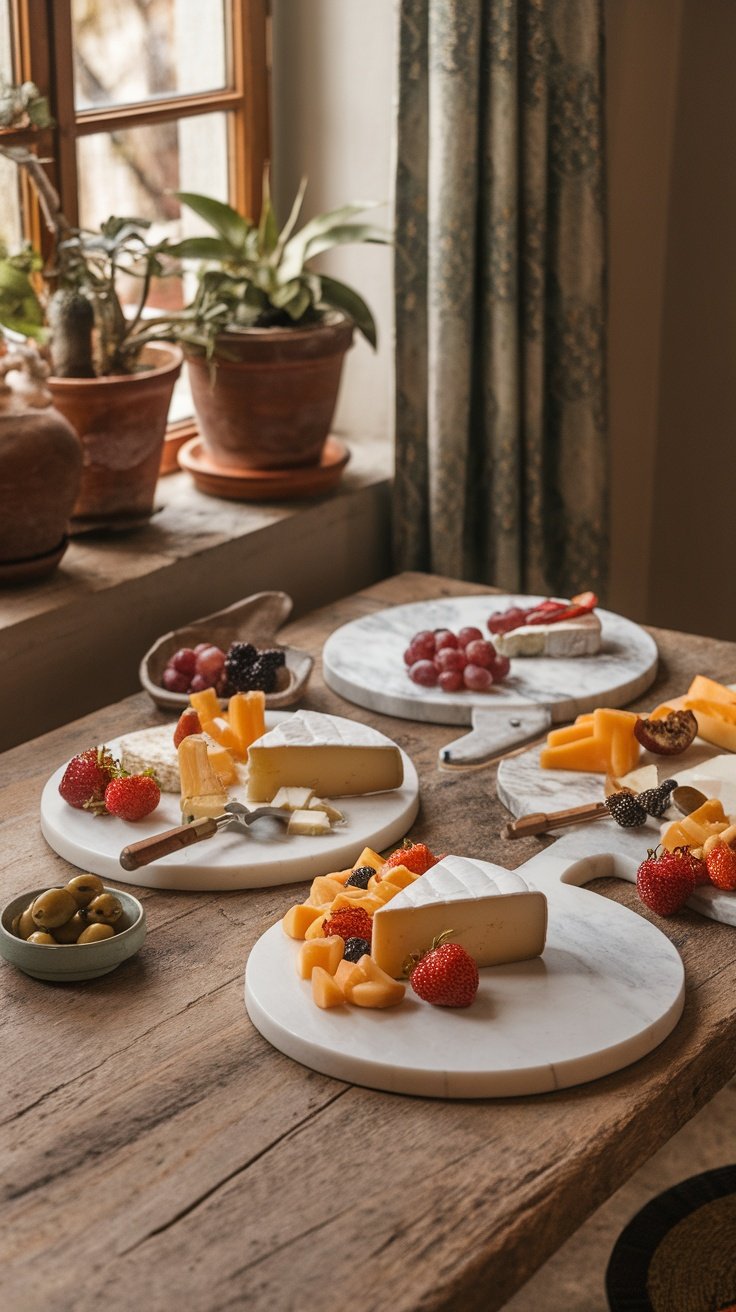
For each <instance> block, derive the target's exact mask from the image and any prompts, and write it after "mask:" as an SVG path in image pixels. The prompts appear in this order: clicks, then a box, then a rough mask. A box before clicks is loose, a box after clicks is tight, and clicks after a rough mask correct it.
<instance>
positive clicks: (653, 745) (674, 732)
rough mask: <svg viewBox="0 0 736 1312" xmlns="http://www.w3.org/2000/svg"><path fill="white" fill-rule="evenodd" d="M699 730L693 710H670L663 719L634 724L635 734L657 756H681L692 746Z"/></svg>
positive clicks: (640, 720) (640, 721) (639, 721)
mask: <svg viewBox="0 0 736 1312" xmlns="http://www.w3.org/2000/svg"><path fill="white" fill-rule="evenodd" d="M697 732H698V722H697V720H696V718H695V716H694V715H693V713H692V711H669V713H668V714H667V715H663V716H662V719H661V720H642V719H641V718H639V719H638V720H637V721H636V724H635V725H634V735H635V737H636V738H637V739H638V741H639V742H640V743H641V745H642V747H645V748H646V750H647V751H648V752H654V753H655V755H656V756H679V754H680V752H684V751H685V749H686V748H687V747H689V746H690V744H691V742H692V741H693V738H694V737H695V735H696V733H697Z"/></svg>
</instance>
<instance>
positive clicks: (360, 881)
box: [345, 866, 376, 888]
mask: <svg viewBox="0 0 736 1312" xmlns="http://www.w3.org/2000/svg"><path fill="white" fill-rule="evenodd" d="M375 873H376V872H375V870H374V869H373V867H372V866H358V869H357V870H354V871H353V873H352V875H351V876H350V878H349V879H346V880H345V887H346V888H367V887H368V881H369V880H370V879H372V878H373V876H374V875H375Z"/></svg>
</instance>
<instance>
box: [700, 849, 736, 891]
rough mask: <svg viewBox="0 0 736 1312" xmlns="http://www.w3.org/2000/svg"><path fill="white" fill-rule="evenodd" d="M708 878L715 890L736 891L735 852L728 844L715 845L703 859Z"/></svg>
mask: <svg viewBox="0 0 736 1312" xmlns="http://www.w3.org/2000/svg"><path fill="white" fill-rule="evenodd" d="M705 866H706V870H707V871H708V878H709V880H710V882H711V884H715V886H716V888H725V889H727V890H728V891H729V892H732V891H733V890H734V889H736V852H734V850H733V848H732V847H729V846H728V843H716V845H715V847H712V848H711V849H710V852H709V853H708V855H707V856H706V858H705Z"/></svg>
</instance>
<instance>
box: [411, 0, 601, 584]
mask: <svg viewBox="0 0 736 1312" xmlns="http://www.w3.org/2000/svg"><path fill="white" fill-rule="evenodd" d="M399 7H400V19H399V31H400V37H399V60H400V66H399V98H398V155H397V180H396V369H397V387H396V478H395V492H394V495H395V506H394V512H395V513H394V523H395V530H394V531H395V540H394V548H395V564H396V566H397V567H398V568H400V569H422V570H431V571H435V572H438V573H442V574H448V575H450V576H451V577H454V578H465V579H471V580H474V581H477V582H484V583H489V584H496V585H498V586H500V587H502V588H504V589H506V590H508V591H509V592H534V593H545V594H546V593H553V594H558V595H562V596H570V595H571V594H573V593H575V592H578V591H581V590H582V589H584V588H593V589H595V590H596V591H598V592H601V591H602V590H604V589H605V576H606V560H607V486H606V484H607V460H606V360H605V348H606V338H605V324H606V265H605V237H606V233H605V223H604V218H605V211H604V201H605V195H604V176H605V174H604V140H603V127H604V123H603V113H604V106H603V94H604V83H603V13H602V8H603V0H399Z"/></svg>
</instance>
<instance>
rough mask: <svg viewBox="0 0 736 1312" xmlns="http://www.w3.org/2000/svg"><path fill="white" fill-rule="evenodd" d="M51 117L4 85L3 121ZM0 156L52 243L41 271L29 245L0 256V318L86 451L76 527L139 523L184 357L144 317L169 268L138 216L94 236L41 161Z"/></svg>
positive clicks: (21, 154) (28, 87) (23, 155)
mask: <svg viewBox="0 0 736 1312" xmlns="http://www.w3.org/2000/svg"><path fill="white" fill-rule="evenodd" d="M50 122H51V120H50V118H49V116H48V108H47V104H46V100H45V98H44V97H43V96H41V95H40V94H39V92H38V90H37V88H36V87H35V86H34V85H33V84H32V83H25V84H24V85H23V86H22V87H4V88H3V89H2V94H1V95H0V126H2V127H9V126H18V125H28V124H33V125H34V126H37V127H45V126H48V125H49V123H50ZM0 154H3V155H5V156H6V157H7V158H9V159H11V160H13V161H14V163H16V164H17V165H18V166H19V167H20V168H22V169H24V170H25V171H26V172H27V174H28V176H29V178H30V180H31V183H32V185H33V187H34V189H35V192H36V195H37V196H38V200H39V204H40V208H41V212H42V215H43V218H44V222H45V224H46V227H47V229H48V230H49V232H50V233H51V235H52V238H53V257H52V260H51V261H50V262H49V263H48V264H47V266H46V267H42V261H41V259H40V257H39V256H38V255H37V254H36V253H35V252H33V251H31V250H29V249H25V250H23V251H21V252H20V253H18V254H16V255H13V256H11V255H7V253H6V254H5V255H4V258H2V259H0V324H2V325H4V327H5V328H6V329H8V330H10V331H11V332H16V333H20V334H22V335H23V336H25V337H33V338H35V339H36V340H38V341H39V342H41V343H43V344H44V346H45V348H46V349H47V350H48V353H49V356H50V361H51V376H50V378H49V379H48V387H49V390H50V391H51V394H52V396H53V399H54V404H55V406H56V408H57V409H58V410H59V411H61V413H62V414H63V415H64V416H65V418H66V419H68V420H69V422H70V423H71V425H72V427H73V428H74V429H75V431H76V433H77V434H78V436H79V439H80V441H81V444H82V448H83V472H82V483H81V489H80V493H79V497H78V500H77V503H76V505H75V508H74V514H73V522H75V523H76V524H78V525H79V524H80V523H81V524H93V525H97V524H101V525H110V524H114V525H116V526H125V525H129V524H136V523H140V522H145V521H146V520H147V519H148V518H149V517H150V515H151V513H152V510H153V497H154V490H155V486H156V480H157V478H158V470H159V465H160V461H161V451H162V448H163V441H164V436H165V432H166V420H167V414H168V409H169V404H170V401H171V393H172V390H173V387H174V383H175V382H176V379H177V377H178V374H179V371H180V369H181V362H182V354H181V350H180V348H179V347H178V346H176V345H172V344H171V343H164V342H162V341H161V340H159V339H160V338H161V337H162V325H161V323H160V321H158V320H156V321H154V322H150V321H147V320H146V319H145V318H144V310H145V307H146V302H147V299H148V294H149V289H150V286H151V282H152V279H153V278H154V277H159V276H162V275H163V274H165V273H166V272H168V265H166V261H165V255H164V252H165V243H160V244H158V245H152V244H149V242H148V239H147V230H148V228H149V226H150V225H149V224H148V223H147V222H146V221H144V220H141V219H126V218H117V217H111V218H109V219H108V220H107V221H106V222H105V223H104V224H103V225H102V227H101V228H100V230H99V232H89V231H85V230H82V229H79V228H74V227H72V225H71V224H70V223H69V222H68V220H67V219H66V217H65V216H64V214H63V212H62V210H61V205H60V200H59V196H58V194H57V192H56V190H55V188H54V187H53V185H52V183H51V181H50V179H49V177H48V174H47V173H46V171H45V169H44V168H43V163H42V161H41V160H40V159H39V158H38V156H37V155H36V154H35V153H34V152H33V151H32V150H29V149H28V148H27V147H25V146H19V145H7V144H3V142H2V140H0ZM131 278H132V279H135V280H137V281H138V284H139V294H138V301H137V305H136V307H135V310H134V312H133V313H132V315H131V314H128V315H126V313H125V312H124V310H123V306H122V301H121V293H120V287H121V284H122V281H123V279H126V280H128V284H129V285H130V279H131ZM39 280H40V282H41V284H42V285H41V288H40V290H39V291H38V292H37V284H38V283H39Z"/></svg>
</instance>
